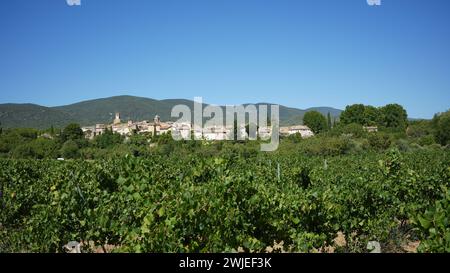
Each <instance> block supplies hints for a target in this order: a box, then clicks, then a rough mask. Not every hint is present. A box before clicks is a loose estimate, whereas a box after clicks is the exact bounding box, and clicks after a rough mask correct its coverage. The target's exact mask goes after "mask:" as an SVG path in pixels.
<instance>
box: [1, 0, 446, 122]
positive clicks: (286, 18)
mask: <svg viewBox="0 0 450 273" xmlns="http://www.w3.org/2000/svg"><path fill="white" fill-rule="evenodd" d="M81 4H82V5H81V6H73V7H71V6H68V5H67V4H66V0H11V1H1V3H0V103H6V102H17V103H23V102H31V103H37V104H41V105H46V106H55V105H63V104H69V103H73V102H77V101H80V100H86V99H92V98H99V97H108V96H113V95H120V94H127V95H137V96H144V97H151V98H156V99H165V98H186V99H193V98H194V96H203V98H204V100H205V101H206V102H208V103H215V104H238V103H246V102H273V103H279V104H283V105H287V106H292V107H298V108H307V107H311V106H333V107H336V108H344V107H345V106H346V105H347V104H352V103H365V104H371V105H375V106H381V105H384V104H386V103H391V102H396V103H400V104H402V105H404V106H405V108H406V109H407V111H408V113H409V116H411V117H422V118H430V117H432V115H433V114H434V113H436V112H440V111H445V110H447V109H448V108H450V103H449V102H450V16H449V14H450V1H448V0H382V5H381V6H379V7H371V6H368V5H367V3H366V0H339V1H338V0H292V1H291V0H179V1H175V0H159V1H156V0H155V1H154V0H81Z"/></svg>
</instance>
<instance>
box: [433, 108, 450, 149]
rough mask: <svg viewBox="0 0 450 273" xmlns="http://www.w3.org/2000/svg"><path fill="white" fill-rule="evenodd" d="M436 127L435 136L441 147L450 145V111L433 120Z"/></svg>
mask: <svg viewBox="0 0 450 273" xmlns="http://www.w3.org/2000/svg"><path fill="white" fill-rule="evenodd" d="M432 123H433V124H434V126H435V128H434V135H435V138H436V141H438V142H439V143H440V144H441V145H447V144H450V110H449V111H447V112H445V113H443V114H440V115H436V116H435V117H434V118H433V122H432Z"/></svg>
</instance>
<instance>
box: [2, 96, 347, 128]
mask: <svg viewBox="0 0 450 273" xmlns="http://www.w3.org/2000/svg"><path fill="white" fill-rule="evenodd" d="M178 104H184V105H187V106H189V107H191V109H193V101H191V100H185V99H167V100H154V99H149V98H142V97H134V96H116V97H110V98H102V99H95V100H88V101H82V102H78V103H75V104H70V105H65V106H57V107H45V106H40V105H35V104H10V103H8V104H0V123H1V127H3V128H24V127H30V128H38V129H44V128H49V127H51V126H52V125H53V126H54V127H56V128H58V127H63V126H65V125H67V124H69V123H72V122H76V123H79V124H80V125H82V126H86V125H93V124H97V123H111V122H112V121H113V119H114V113H116V112H119V113H120V116H121V119H122V120H124V121H126V120H133V121H139V120H153V118H154V117H155V115H159V116H160V117H161V120H176V119H174V118H171V117H170V114H171V110H172V108H173V106H175V105H178ZM259 104H265V103H259ZM257 105H258V104H257ZM269 108H270V107H269ZM312 110H316V111H319V112H321V113H322V114H324V115H327V113H328V112H329V113H330V114H331V115H332V116H333V117H338V116H339V115H340V113H341V112H342V111H341V110H339V109H335V108H331V107H314V108H309V109H306V110H301V109H297V108H290V107H286V106H282V105H280V123H281V124H282V125H292V124H299V123H301V122H302V118H303V115H304V114H305V113H306V112H307V111H312Z"/></svg>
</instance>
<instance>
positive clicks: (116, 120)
mask: <svg viewBox="0 0 450 273" xmlns="http://www.w3.org/2000/svg"><path fill="white" fill-rule="evenodd" d="M120 123H121V121H120V113H116V118H115V119H114V125H116V124H120Z"/></svg>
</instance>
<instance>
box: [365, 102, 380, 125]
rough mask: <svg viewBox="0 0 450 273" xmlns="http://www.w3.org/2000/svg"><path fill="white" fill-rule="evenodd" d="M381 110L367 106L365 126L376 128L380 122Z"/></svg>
mask: <svg viewBox="0 0 450 273" xmlns="http://www.w3.org/2000/svg"><path fill="white" fill-rule="evenodd" d="M380 118H381V114H380V110H379V109H378V108H376V107H374V106H371V105H367V106H365V107H364V121H363V124H361V125H364V126H376V125H378V123H379V122H380Z"/></svg>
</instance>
